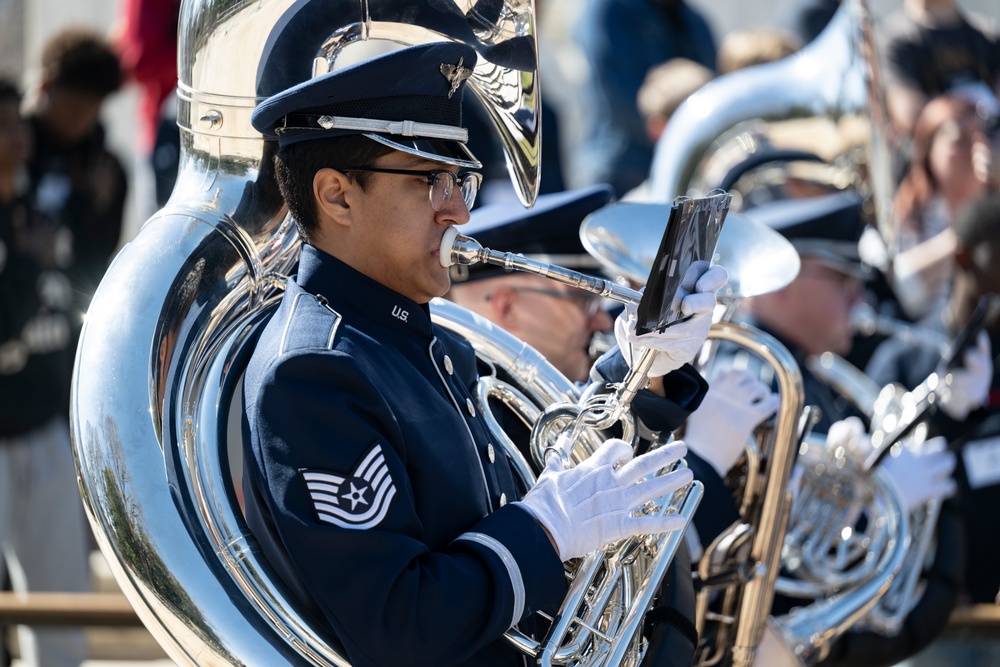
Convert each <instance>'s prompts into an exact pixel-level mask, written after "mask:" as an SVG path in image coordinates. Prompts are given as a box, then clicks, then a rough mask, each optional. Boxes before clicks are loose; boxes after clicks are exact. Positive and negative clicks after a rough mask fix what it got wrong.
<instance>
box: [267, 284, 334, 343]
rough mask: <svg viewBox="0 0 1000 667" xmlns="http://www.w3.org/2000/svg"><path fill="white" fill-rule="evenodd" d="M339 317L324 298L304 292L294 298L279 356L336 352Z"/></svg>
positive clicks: (287, 314) (290, 305) (287, 315)
mask: <svg viewBox="0 0 1000 667" xmlns="http://www.w3.org/2000/svg"><path fill="white" fill-rule="evenodd" d="M341 319H342V318H341V316H340V313H338V312H337V311H335V310H334V309H333V308H331V307H330V304H329V303H328V302H327V300H326V297H324V296H323V295H322V294H310V293H309V292H305V291H301V292H299V293H298V294H295V295H294V296H293V297H292V300H291V303H290V304H289V306H288V311H287V313H286V316H285V322H284V331H283V332H282V334H281V348H280V352H279V354H285V353H286V352H290V351H292V350H304V349H311V350H314V349H317V348H318V349H325V350H329V349H333V344H334V341H335V340H336V337H337V330H338V329H339V328H340V321H341Z"/></svg>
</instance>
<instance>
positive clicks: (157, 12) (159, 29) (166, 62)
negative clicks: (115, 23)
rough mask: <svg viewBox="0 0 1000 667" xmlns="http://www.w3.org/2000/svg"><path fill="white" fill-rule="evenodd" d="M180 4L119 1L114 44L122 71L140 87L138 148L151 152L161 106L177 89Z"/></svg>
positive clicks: (176, 0)
mask: <svg viewBox="0 0 1000 667" xmlns="http://www.w3.org/2000/svg"><path fill="white" fill-rule="evenodd" d="M180 8H181V0H122V5H121V24H120V26H119V30H120V31H119V33H118V36H117V38H116V39H115V40H114V42H115V48H116V49H117V50H118V53H119V55H120V57H121V61H122V69H123V70H124V71H125V72H126V74H127V75H128V76H130V77H131V78H132V79H133V80H134V81H135V82H136V83H137V84H139V86H141V87H142V100H141V102H140V109H139V113H140V124H139V129H140V136H139V140H140V147H141V149H142V151H143V153H145V154H149V153H150V152H152V150H153V143H154V141H155V139H156V128H157V126H158V125H159V122H160V110H161V108H162V107H163V102H164V101H165V100H166V99H167V98H168V97H169V96H170V95H171V94H172V93H173V91H174V89H175V88H176V87H177V19H178V16H179V14H180Z"/></svg>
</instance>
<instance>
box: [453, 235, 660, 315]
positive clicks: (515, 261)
mask: <svg viewBox="0 0 1000 667" xmlns="http://www.w3.org/2000/svg"><path fill="white" fill-rule="evenodd" d="M440 259H441V266H443V267H446V268H447V267H449V266H451V265H452V264H464V265H467V266H468V265H471V264H492V265H493V266H500V267H503V268H504V269H506V270H507V271H515V270H516V271H524V272H525V273H533V274H535V275H539V276H544V277H546V278H550V279H552V280H555V281H556V282H560V283H562V284H564V285H569V286H570V287H575V288H576V289H580V290H584V291H586V292H592V293H594V294H600V295H601V296H603V297H607V298H609V299H613V300H615V301H619V302H621V303H631V304H635V305H638V304H639V299H641V298H642V294H641V293H640V292H639V291H638V290H634V289H632V288H630V287H625V286H624V285H619V284H618V283H616V282H614V281H611V280H608V279H606V278H598V277H597V276H590V275H587V274H586V273H580V272H578V271H571V270H570V269H566V268H563V267H561V266H556V265H555V264H547V263H545V262H539V261H538V260H535V259H529V258H527V257H525V256H523V255H515V254H514V253H511V252H500V251H498V250H491V249H489V248H484V247H483V245H482V244H481V243H479V241H477V240H476V239H474V238H470V237H468V236H465V235H463V234H460V233H459V231H458V230H457V229H456V228H455V227H449V228H448V230H447V231H446V232H445V233H444V236H443V237H442V239H441V258H440Z"/></svg>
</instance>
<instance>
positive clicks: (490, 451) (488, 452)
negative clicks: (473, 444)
mask: <svg viewBox="0 0 1000 667" xmlns="http://www.w3.org/2000/svg"><path fill="white" fill-rule="evenodd" d="M486 456H487V458H489V460H490V463H493V462H494V461H496V458H497V455H496V452H495V451H493V443H492V442H489V443H486Z"/></svg>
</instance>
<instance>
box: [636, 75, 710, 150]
mask: <svg viewBox="0 0 1000 667" xmlns="http://www.w3.org/2000/svg"><path fill="white" fill-rule="evenodd" d="M714 76H715V75H714V74H713V73H712V70H710V69H708V68H707V67H705V66H704V65H699V64H698V63H696V62H694V61H693V60H688V59H687V58H672V59H670V60H668V61H667V62H665V63H663V64H661V65H657V66H656V67H654V68H653V69H651V70H649V72H648V73H647V74H646V78H645V79H643V82H642V86H641V87H640V88H639V94H638V96H637V98H636V103H637V104H638V107H639V113H640V114H641V115H642V119H643V122H644V123H645V124H646V136H648V137H649V139H650V141H652V142H653V143H656V140H657V139H659V138H660V135H661V134H663V130H665V129H666V127H667V121H669V120H670V117H671V116H673V115H674V112H675V111H677V107H679V106H680V105H681V103H682V102H683V101H684V100H686V99H687V98H688V97H690V96H691V94H692V93H694V92H695V91H696V90H698V89H699V88H701V87H702V86H704V85H705V84H706V83H708V82H709V81H711V80H712V79H713V78H714Z"/></svg>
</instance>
